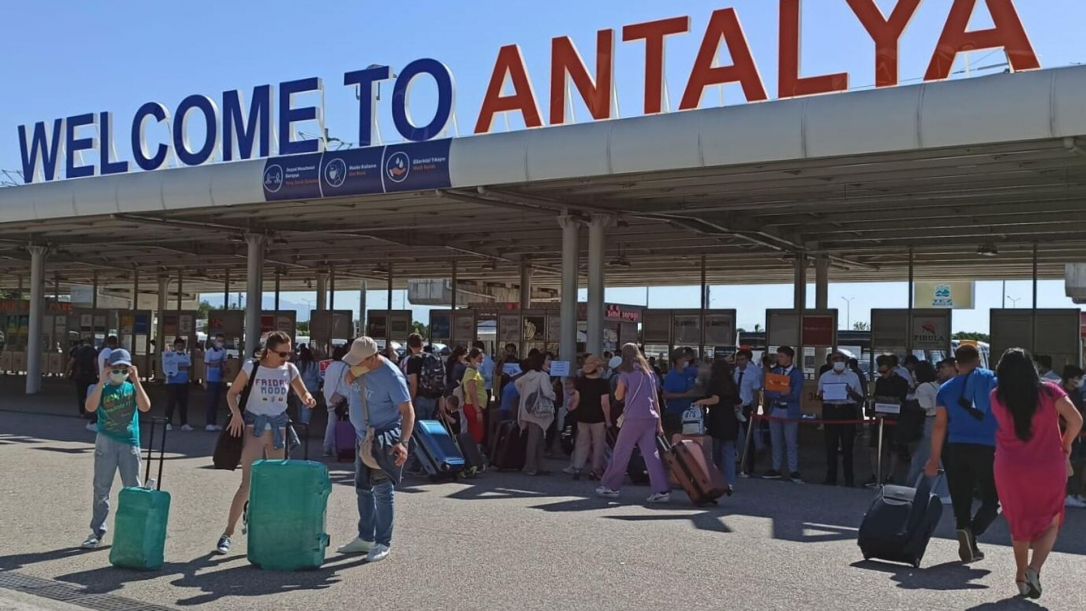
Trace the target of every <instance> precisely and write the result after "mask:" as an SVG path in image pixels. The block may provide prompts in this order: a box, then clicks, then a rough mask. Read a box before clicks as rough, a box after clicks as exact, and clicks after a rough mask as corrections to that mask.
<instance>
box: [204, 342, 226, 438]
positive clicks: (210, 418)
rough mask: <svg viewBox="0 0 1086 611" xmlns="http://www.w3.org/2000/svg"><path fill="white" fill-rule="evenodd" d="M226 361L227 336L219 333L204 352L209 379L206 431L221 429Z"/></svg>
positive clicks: (205, 386) (206, 388)
mask: <svg viewBox="0 0 1086 611" xmlns="http://www.w3.org/2000/svg"><path fill="white" fill-rule="evenodd" d="M225 362H226V336H225V335H223V334H222V333H219V334H218V335H216V336H215V341H214V342H212V343H211V345H210V346H208V347H207V352H205V353H204V364H205V365H207V376H206V377H207V379H206V380H204V390H205V391H206V393H205V394H204V401H205V402H206V403H207V424H206V425H205V426H204V430H205V431H221V430H222V427H221V426H219V425H218V418H219V398H220V397H222V389H223V381H222V366H223V363H225Z"/></svg>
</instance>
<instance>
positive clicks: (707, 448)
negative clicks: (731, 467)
mask: <svg viewBox="0 0 1086 611" xmlns="http://www.w3.org/2000/svg"><path fill="white" fill-rule="evenodd" d="M683 440H686V441H690V442H693V444H694V445H693V446H691V449H692V450H698V451H699V452H700V459H699V460H698V463H699V464H703V465H706V466H712V467H716V463H714V462H713V438H712V437H710V436H708V435H683V434H681V433H676V434H674V435H672V436H671V445H675V444H678V443H679V442H681V441H683ZM663 458H664V457H663V455H662V454H661V455H660V459H661V460H663ZM707 475H708V476H709V477H710V478H712V477H717V476H719V480H718V481H717V482H716V484H717V485H718V486H719V487H721V488H725V489H727V487H728V483H727V482H726V481H724V474H723V473H721V472H720V470H719V469H715V468H714V469H711V470H709V472H708V473H707ZM667 477H668V483H670V484H671V487H672V488H682V487H683V485H682V480H681V479H680V478H679V477H678V476H677V475H676V474H675V472H674V471H672V470H670V469H669V470H668V472H667Z"/></svg>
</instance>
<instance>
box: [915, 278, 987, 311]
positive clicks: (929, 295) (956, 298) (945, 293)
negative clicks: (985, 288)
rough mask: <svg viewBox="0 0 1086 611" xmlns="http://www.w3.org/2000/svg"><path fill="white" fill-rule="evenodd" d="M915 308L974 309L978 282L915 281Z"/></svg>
mask: <svg viewBox="0 0 1086 611" xmlns="http://www.w3.org/2000/svg"><path fill="white" fill-rule="evenodd" d="M913 286H914V290H913V307H914V308H949V309H951V310H972V309H973V307H974V305H973V299H974V297H973V296H974V293H975V292H976V284H975V283H973V282H959V281H954V282H929V281H918V282H916V283H914V285H913Z"/></svg>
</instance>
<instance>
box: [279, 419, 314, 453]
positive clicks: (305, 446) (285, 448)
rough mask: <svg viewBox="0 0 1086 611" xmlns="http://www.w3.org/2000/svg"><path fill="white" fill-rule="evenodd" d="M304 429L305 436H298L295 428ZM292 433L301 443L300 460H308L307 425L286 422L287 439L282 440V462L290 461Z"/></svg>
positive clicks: (291, 421)
mask: <svg viewBox="0 0 1086 611" xmlns="http://www.w3.org/2000/svg"><path fill="white" fill-rule="evenodd" d="M299 426H301V427H305V436H304V437H303V436H301V435H298V431H297V430H296V429H295V427H299ZM291 432H293V433H294V436H295V437H298V438H299V439H300V440H301V443H302V460H309V424H307V423H305V422H294V421H293V420H287V426H286V433H287V438H286V439H284V440H283V460H290V455H291V453H292V451H293V448H291V447H290V434H291Z"/></svg>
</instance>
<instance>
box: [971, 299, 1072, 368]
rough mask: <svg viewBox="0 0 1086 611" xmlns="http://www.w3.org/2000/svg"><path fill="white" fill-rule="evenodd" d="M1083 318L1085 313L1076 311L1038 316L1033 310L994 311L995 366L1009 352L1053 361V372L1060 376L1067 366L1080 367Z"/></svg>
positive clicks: (1046, 311)
mask: <svg viewBox="0 0 1086 611" xmlns="http://www.w3.org/2000/svg"><path fill="white" fill-rule="evenodd" d="M1081 316H1082V312H1081V311H1080V310H1078V309H1073V308H1066V309H1062V308H1056V309H1041V310H1036V314H1034V311H1033V310H1019V309H1000V310H996V309H993V310H992V312H991V348H990V349H991V359H992V363H993V366H994V364H995V363H997V362H998V361H999V357H1000V356H1001V355H1002V354H1003V353H1004V352H1005V351H1006V350H1007V349H1009V348H1022V349H1024V350H1031V351H1033V353H1034V354H1044V355H1048V356H1050V357H1052V364H1053V370H1054V371H1056V372H1057V373H1058V372H1059V371H1060V370H1061V369H1062V368H1063V366H1064V365H1068V364H1072V365H1081V363H1082V336H1081V334H1080V331H1081V328H1080V324H1081ZM1035 317H1036V318H1035ZM1035 330H1036V332H1035Z"/></svg>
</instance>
